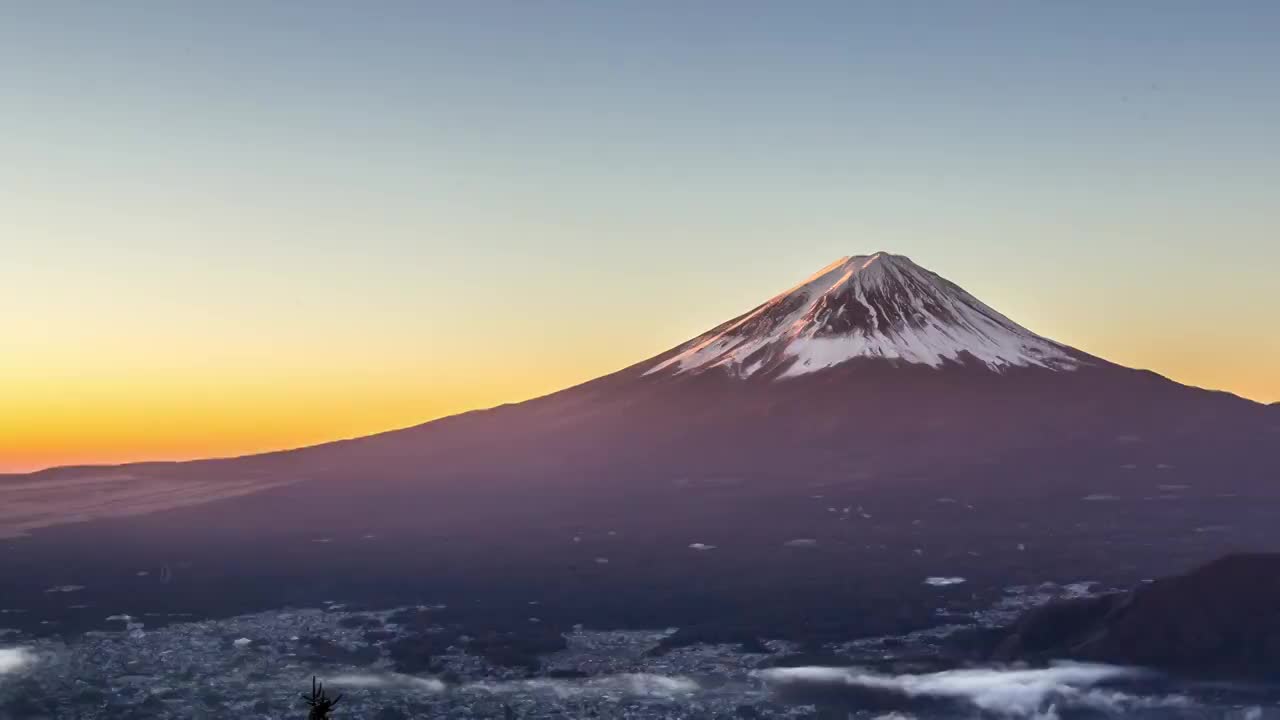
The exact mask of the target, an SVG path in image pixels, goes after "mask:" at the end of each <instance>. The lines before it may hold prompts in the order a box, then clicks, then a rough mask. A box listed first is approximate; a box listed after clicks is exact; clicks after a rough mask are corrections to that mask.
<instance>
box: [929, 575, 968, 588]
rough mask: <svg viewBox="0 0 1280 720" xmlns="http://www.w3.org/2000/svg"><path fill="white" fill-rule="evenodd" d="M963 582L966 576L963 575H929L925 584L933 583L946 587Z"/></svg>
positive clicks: (935, 585) (936, 585)
mask: <svg viewBox="0 0 1280 720" xmlns="http://www.w3.org/2000/svg"><path fill="white" fill-rule="evenodd" d="M962 582H964V578H962V577H929V578H925V579H924V584H925V585H932V586H934V587H946V586H948V585H959V584H960V583H962Z"/></svg>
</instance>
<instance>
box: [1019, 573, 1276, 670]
mask: <svg viewBox="0 0 1280 720" xmlns="http://www.w3.org/2000/svg"><path fill="white" fill-rule="evenodd" d="M994 656H995V659H997V660H1006V661H1007V660H1045V659H1063V658H1073V659H1078V660H1088V661H1095V662H1108V663H1116V664H1123V665H1139V666H1146V667H1153V668H1160V669H1165V670H1172V671H1177V672H1183V673H1192V674H1196V675H1209V676H1218V677H1239V676H1241V675H1259V674H1263V675H1270V676H1272V679H1274V677H1275V675H1276V667H1277V665H1278V664H1280V554H1276V553H1256V554H1235V555H1229V556H1227V557H1224V558H1221V559H1219V560H1215V561H1214V562H1211V563H1209V564H1207V565H1204V566H1201V567H1198V568H1195V569H1194V570H1192V571H1190V572H1187V573H1185V574H1182V575H1178V576H1176V577H1172V578H1165V579H1160V580H1156V581H1153V582H1150V583H1144V584H1142V585H1140V586H1139V587H1137V588H1136V589H1134V590H1131V591H1127V592H1121V593H1115V594H1109V595H1104V596H1100V597H1091V598H1078V599H1074V600H1064V601H1060V602H1056V603H1051V604H1049V605H1046V606H1044V607H1040V608H1036V609H1034V610H1032V611H1030V612H1028V613H1027V614H1026V615H1025V616H1023V617H1022V618H1021V619H1020V620H1019V621H1018V622H1017V623H1015V624H1014V625H1013V626H1012V628H1010V630H1009V631H1008V634H1007V635H1006V637H1005V638H1004V639H1003V640H1002V642H1000V644H999V646H998V647H997V649H996V651H995V653H994Z"/></svg>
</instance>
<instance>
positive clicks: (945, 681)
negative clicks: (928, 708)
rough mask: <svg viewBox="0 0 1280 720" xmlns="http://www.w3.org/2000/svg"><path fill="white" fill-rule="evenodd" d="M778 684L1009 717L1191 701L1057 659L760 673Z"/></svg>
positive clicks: (1124, 672)
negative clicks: (893, 670) (906, 671)
mask: <svg viewBox="0 0 1280 720" xmlns="http://www.w3.org/2000/svg"><path fill="white" fill-rule="evenodd" d="M756 675H757V677H759V678H761V679H762V680H764V681H765V683H766V684H767V685H769V686H772V687H774V688H779V687H780V686H786V685H788V684H810V685H829V686H831V685H834V686H847V687H854V688H859V689H865V690H873V691H881V692H888V693H891V694H894V695H898V696H901V697H903V698H906V699H911V700H949V701H959V702H962V703H965V704H967V705H970V706H973V707H974V708H976V709H978V710H981V711H983V712H987V713H994V714H997V715H1001V716H1006V717H1025V718H1050V717H1054V716H1056V709H1057V708H1059V707H1080V708H1085V707H1087V708H1091V709H1095V710H1106V711H1123V710H1126V709H1128V710H1132V709H1135V708H1139V707H1168V706H1175V705H1183V704H1186V703H1187V702H1188V701H1187V700H1186V698H1182V697H1180V696H1168V697H1156V698H1143V697H1137V696H1133V695H1128V694H1125V693H1122V692H1118V691H1115V690H1112V689H1109V688H1105V687H1095V686H1098V685H1100V684H1102V683H1106V682H1110V681H1116V680H1122V679H1126V678H1133V677H1136V676H1139V675H1141V672H1140V671H1137V670H1133V669H1129V668H1121V667H1115V666H1111V665H1092V664H1074V663H1072V664H1059V665H1053V666H1050V667H1047V668H1037V669H1001V668H980V669H963V670H948V671H945V672H938V673H928V674H923V675H882V674H878V673H873V672H868V671H865V670H862V669H860V668H838V667H797V668H771V669H768V670H760V671H757V672H756Z"/></svg>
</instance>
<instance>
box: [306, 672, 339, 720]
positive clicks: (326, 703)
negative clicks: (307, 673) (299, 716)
mask: <svg viewBox="0 0 1280 720" xmlns="http://www.w3.org/2000/svg"><path fill="white" fill-rule="evenodd" d="M302 699H303V700H304V701H305V702H306V703H307V705H308V706H309V707H310V708H311V712H310V713H308V714H307V720H329V713H331V712H333V707H334V706H335V705H337V704H338V701H339V700H341V699H342V694H341V693H339V694H338V697H336V698H333V699H329V696H328V695H326V694H325V692H324V683H317V682H316V678H315V676H314V675H312V676H311V694H310V695H303V696H302Z"/></svg>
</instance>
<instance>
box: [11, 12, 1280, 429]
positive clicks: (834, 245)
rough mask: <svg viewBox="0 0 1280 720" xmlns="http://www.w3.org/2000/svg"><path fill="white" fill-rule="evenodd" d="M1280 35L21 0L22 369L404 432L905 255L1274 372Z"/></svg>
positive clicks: (963, 280)
mask: <svg viewBox="0 0 1280 720" xmlns="http://www.w3.org/2000/svg"><path fill="white" fill-rule="evenodd" d="M1277 37H1280V5H1277V4H1275V3H1270V2H1223V3H1210V2H1198V3H1189V2H1174V1H1170V2H1125V3H1112V2H1083V1H1082V2H929V3H924V2H893V3H887V2H874V3H872V2H830V3H828V2H805V3H781V2H772V3H763V2H732V3H730V2H705V3H672V2H625V3H624V2H608V3H603V2H438V3H437V2H377V3H329V2H219V3H185V2H128V1H125V2H114V3H98V2H83V3H73V2H56V1H49V2H41V3H20V2H0V157H2V158H4V162H3V163H0V251H2V255H0V257H3V259H4V260H5V262H4V263H2V264H0V322H3V323H4V326H5V327H6V328H7V329H8V330H9V332H8V333H7V334H8V337H9V342H11V343H12V348H11V350H12V351H11V352H6V353H5V355H6V356H7V357H6V358H5V359H4V360H0V363H3V365H0V370H3V371H4V376H5V377H6V378H8V380H7V381H6V380H0V383H4V382H8V383H10V384H11V385H12V387H10V388H8V391H9V393H10V394H11V395H12V394H15V393H18V389H17V388H18V387H21V388H23V390H22V393H21V394H22V395H23V397H25V398H26V402H28V403H29V404H30V406H31V407H32V408H34V407H38V406H39V407H46V406H49V405H50V404H51V403H55V401H57V400H58V397H57V393H58V389H57V388H58V387H60V385H59V384H58V383H59V382H60V380H59V378H61V379H62V380H65V378H66V377H67V376H68V375H75V376H76V377H78V378H80V377H87V378H88V379H86V380H85V382H96V383H99V385H95V386H94V387H98V388H100V389H101V388H105V389H102V393H103V397H104V398H111V399H112V402H119V398H120V397H156V398H164V397H168V396H170V395H171V394H172V393H174V392H176V390H175V388H181V387H184V386H183V385H182V382H183V381H180V380H178V379H177V378H187V379H188V380H187V381H189V382H192V383H198V384H201V387H205V386H208V387H217V388H218V390H216V393H217V394H219V395H225V394H227V393H231V394H232V395H234V394H235V393H236V392H245V393H250V394H255V393H256V397H258V400H257V401H256V402H266V401H265V400H262V397H263V391H262V390H261V389H260V388H258V386H257V385H253V386H252V387H253V388H254V389H252V390H248V389H245V388H244V387H241V386H235V387H230V388H228V387H222V386H220V385H219V381H218V380H217V379H218V378H230V377H241V376H244V377H248V376H250V375H254V374H255V373H256V374H257V376H259V377H260V378H268V379H269V378H276V379H277V380H279V382H280V383H285V384H287V382H286V381H287V380H288V378H289V377H293V376H296V375H297V374H298V371H297V368H299V367H305V368H308V372H307V373H306V374H307V375H308V377H309V378H310V380H309V382H312V383H313V385H314V387H313V388H312V386H311V385H309V386H307V387H309V388H312V390H311V392H315V393H323V392H329V391H330V390H329V389H330V388H333V387H334V386H335V385H341V384H342V383H343V382H344V381H343V378H350V377H352V375H353V374H355V375H360V374H361V373H365V374H375V375H377V377H379V378H386V381H385V387H383V385H380V384H378V383H373V384H372V385H371V386H368V387H365V386H361V388H362V390H361V392H362V393H363V395H361V396H360V398H356V397H354V396H353V397H352V398H351V399H350V400H346V401H344V402H347V403H348V404H355V403H357V401H359V400H360V399H361V398H363V401H365V402H368V403H370V404H372V405H373V406H375V407H376V406H378V404H379V403H384V404H385V403H386V402H387V400H386V398H385V397H383V396H382V395H379V393H389V394H395V395H396V396H397V397H408V398H411V399H412V400H413V403H409V402H407V401H406V402H404V403H403V405H404V407H400V405H398V404H397V405H396V407H397V408H399V409H397V410H396V411H395V412H394V413H390V412H389V413H388V414H386V415H385V416H383V415H377V414H376V413H375V414H374V415H371V416H369V417H368V418H367V419H366V420H364V421H362V422H363V423H364V424H360V425H359V426H358V427H352V428H347V427H345V426H344V427H343V428H342V430H343V431H344V432H345V431H348V430H350V431H364V430H374V429H380V427H381V426H382V425H387V426H390V425H394V424H397V423H400V422H402V421H405V420H409V419H411V418H410V416H411V415H413V416H414V418H419V419H420V416H421V415H422V414H423V413H426V414H427V415H431V414H433V413H440V412H447V411H453V410H458V409H463V408H465V407H471V406H475V405H479V404H485V403H489V402H496V401H500V400H502V399H518V397H523V396H527V395H530V394H536V393H539V392H545V391H548V390H552V389H555V387H558V386H560V385H563V384H567V383H569V382H572V381H575V380H580V379H585V378H587V377H591V376H593V375H596V374H600V373H603V372H606V371H608V370H611V369H615V368H617V367H620V366H622V365H626V364H629V363H630V362H632V361H634V360H636V359H639V358H641V357H645V356H647V355H651V354H653V353H656V352H658V351H660V350H662V349H665V348H666V347H668V346H670V345H672V344H675V343H677V342H679V341H681V340H683V339H684V338H686V337H688V336H690V335H692V334H694V333H696V332H699V331H701V330H704V329H706V328H707V327H709V326H711V325H714V324H716V323H717V322H719V321H720V320H723V319H724V318H726V317H729V316H731V315H734V314H737V313H739V312H741V311H743V310H745V309H747V308H749V307H750V306H752V305H754V304H755V303H757V302H759V301H760V300H761V299H763V298H765V297H767V296H769V295H770V294H772V293H774V292H776V291H778V290H780V289H782V288H785V287H787V286H789V285H791V284H793V283H794V282H796V281H797V280H799V279H800V278H802V277H804V276H807V275H808V274H810V273H811V272H813V271H814V270H815V269H816V268H818V267H821V266H822V265H825V264H826V263H828V262H830V261H831V260H832V259H834V258H835V257H838V256H841V255H846V254H856V253H867V252H872V251H875V250H890V251H893V252H900V253H904V254H907V255H910V256H912V257H913V258H914V259H915V260H916V261H918V262H920V263H921V264H923V265H925V266H927V267H929V268H931V269H933V270H935V271H937V272H939V273H941V274H943V275H945V276H947V277H949V278H951V279H953V280H955V281H956V282H958V283H960V284H961V285H963V286H965V287H966V288H967V289H969V290H970V291H971V292H973V293H974V294H976V295H978V296H979V297H981V298H983V299H984V300H986V301H987V302H989V303H990V304H992V305H994V306H996V307H997V308H999V309H1001V310H1002V311H1004V312H1006V313H1007V314H1009V315H1010V316H1012V317H1013V318H1015V319H1016V320H1019V321H1021V322H1023V323H1024V324H1026V325H1028V326H1030V327H1031V328H1032V329H1034V330H1036V331H1038V332H1041V333H1043V334H1046V335H1050V336H1052V337H1055V338H1057V339H1060V340H1063V341H1065V342H1069V343H1072V344H1076V345H1078V346H1080V347H1082V348H1084V349H1086V350H1088V351H1090V352H1094V353H1097V354H1101V355H1104V356H1107V357H1109V358H1112V359H1115V360H1117V361H1120V362H1124V363H1127V364H1133V365H1140V366H1143V367H1152V368H1154V369H1157V370H1160V371H1162V372H1166V373H1168V374H1170V375H1172V376H1174V377H1175V378H1177V379H1181V380H1184V381H1187V382H1193V383H1197V384H1204V385H1211V386H1214V387H1224V388H1227V389H1232V390H1234V391H1236V392H1240V393H1242V394H1246V395H1249V396H1251V397H1257V398H1259V399H1268V400H1278V399H1280V378H1278V377H1277V375H1278V373H1277V372H1276V371H1275V368H1276V367H1280V339H1277V337H1276V333H1275V332H1274V328H1275V319H1274V318H1275V316H1276V311H1277V310H1280V307H1277V306H1278V305H1280V301H1278V300H1277V293H1276V292H1275V290H1274V276H1275V268H1276V266H1277V262H1278V261H1280V242H1277V230H1278V228H1280V221H1278V220H1277V212H1276V209H1275V207H1276V205H1277V203H1276V188H1278V187H1280V143H1278V142H1276V130H1275V129H1276V127H1280V77H1277V76H1278V75H1280V43H1277V42H1276V40H1275V38H1277ZM86 347H93V348H99V349H101V351H102V352H103V354H104V355H105V356H106V357H107V358H108V360H109V361H106V362H92V363H91V362H86V361H85V359H84V358H83V349H84V348H86ZM356 349H360V350H359V351H357V350H356ZM389 358H395V360H394V361H392V360H389ZM517 360H518V361H519V364H520V366H521V367H522V368H523V369H522V370H520V371H518V372H517V371H514V370H511V367H512V365H513V364H515V363H516V362H517ZM370 368H375V369H376V372H375V371H374V370H370ZM503 372H505V373H507V374H508V375H511V376H512V377H511V379H510V380H509V381H503V382H497V381H495V380H494V377H495V373H503ZM157 374H159V375H164V376H165V377H168V376H169V375H172V376H173V377H174V378H175V379H174V380H173V381H172V383H173V384H172V385H164V386H157V387H152V386H150V385H147V383H148V382H153V381H151V380H148V379H147V378H151V377H155V376H156V375H157ZM135 376H136V377H135ZM277 376H278V377H277ZM432 378H434V380H431V379H432ZM255 382H256V381H255ZM262 382H264V383H265V384H266V385H268V386H270V385H272V383H271V382H267V381H266V380H263V381H262ZM371 382H372V381H371ZM397 383H399V384H398V385H397ZM139 384H141V385H139ZM407 386H411V389H410V390H409V391H406V390H405V387H407ZM245 387H248V386H245ZM459 387H463V388H472V389H473V392H472V393H471V394H468V393H467V392H464V391H462V390H458V389H457V388H459ZM30 388H37V389H35V390H32V389H30ZM40 388H43V389H40ZM237 388H239V389H237ZM4 390H5V388H4V387H3V386H2V385H0V391H4ZM108 390H111V392H108ZM116 390H118V392H116ZM209 392H215V391H214V390H210V391H209ZM303 393H304V390H303V389H298V390H297V392H296V393H294V394H292V395H289V396H288V398H283V397H282V398H278V399H277V400H273V401H272V402H276V401H278V402H286V400H288V401H293V399H296V397H297V396H298V395H300V394H303ZM444 398H447V399H444ZM103 402H104V403H105V402H107V401H106V399H104V400H103ZM138 402H139V403H141V404H140V405H139V407H138V408H136V410H137V414H138V415H139V417H146V415H147V413H146V406H145V403H142V402H141V401H138ZM335 402H336V401H335ZM245 403H246V407H249V406H250V405H251V404H252V403H250V401H249V400H248V399H246V400H245ZM322 405H323V403H322ZM343 407H347V406H346V405H344V406H343ZM102 412H104V413H105V412H107V410H106V409H105V407H104V409H103V410H102ZM157 412H159V411H157ZM415 413H417V414H416V415H414V414H415ZM365 416H366V415H365V414H362V415H361V417H365ZM139 422H140V423H143V422H144V421H142V420H139ZM174 422H177V421H173V422H169V423H167V424H168V425H173V424H174ZM193 422H195V421H193ZM281 422H282V423H283V422H284V421H283V420H282V421H281ZM50 424H51V426H53V425H56V422H55V421H54V420H50ZM179 424H180V423H179ZM140 427H141V426H140ZM192 427H193V432H194V431H195V430H198V429H199V423H195V425H193V426H192ZM68 432H70V430H68ZM139 432H141V430H140V431H139ZM334 432H337V430H336V429H335V430H334ZM322 434H323V433H321V432H320V431H319V430H317V431H316V432H315V433H313V434H308V435H306V438H305V439H311V438H312V435H316V436H319V435H322ZM290 437H292V436H290ZM67 442H71V441H70V440H68V441H67Z"/></svg>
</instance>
